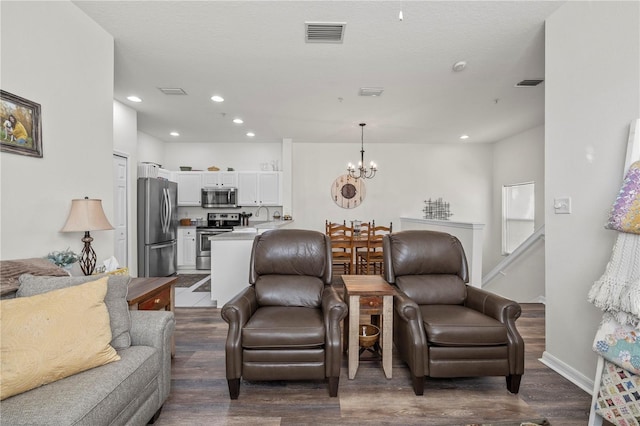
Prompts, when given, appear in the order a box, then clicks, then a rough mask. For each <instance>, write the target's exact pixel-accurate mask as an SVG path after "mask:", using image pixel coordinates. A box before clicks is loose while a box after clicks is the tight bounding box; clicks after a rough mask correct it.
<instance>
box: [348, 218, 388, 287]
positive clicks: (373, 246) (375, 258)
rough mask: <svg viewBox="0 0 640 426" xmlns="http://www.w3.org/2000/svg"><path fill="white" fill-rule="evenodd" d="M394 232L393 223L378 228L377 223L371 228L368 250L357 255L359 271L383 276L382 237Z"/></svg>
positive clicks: (372, 224) (374, 222)
mask: <svg viewBox="0 0 640 426" xmlns="http://www.w3.org/2000/svg"><path fill="white" fill-rule="evenodd" d="M391 232H393V222H389V226H382V225H380V226H376V221H375V220H374V221H372V222H371V226H370V227H369V233H368V239H367V247H366V250H361V251H360V252H358V253H357V255H358V258H357V265H356V267H357V269H358V271H360V273H361V274H365V275H369V274H373V275H379V274H383V273H384V270H383V265H384V263H383V256H382V254H383V250H382V237H384V236H385V235H387V234H390V233H391Z"/></svg>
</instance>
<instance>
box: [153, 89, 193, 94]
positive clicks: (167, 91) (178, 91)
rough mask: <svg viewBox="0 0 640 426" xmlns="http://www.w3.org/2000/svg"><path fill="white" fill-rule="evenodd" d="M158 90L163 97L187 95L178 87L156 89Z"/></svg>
mask: <svg viewBox="0 0 640 426" xmlns="http://www.w3.org/2000/svg"><path fill="white" fill-rule="evenodd" d="M158 90H160V91H161V92H162V93H164V94H165V95H186V94H187V92H185V91H184V90H183V89H181V88H179V87H158Z"/></svg>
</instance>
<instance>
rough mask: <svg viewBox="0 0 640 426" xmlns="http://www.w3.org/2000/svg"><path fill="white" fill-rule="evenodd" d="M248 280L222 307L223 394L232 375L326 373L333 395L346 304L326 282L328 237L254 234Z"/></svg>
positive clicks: (235, 389) (234, 394) (232, 385)
mask: <svg viewBox="0 0 640 426" xmlns="http://www.w3.org/2000/svg"><path fill="white" fill-rule="evenodd" d="M247 266H248V267H249V284H250V286H249V287H247V288H245V289H244V290H242V291H241V292H240V293H239V294H238V295H237V296H236V297H234V298H233V299H232V300H230V301H229V302H228V303H227V304H225V305H224V307H223V308H222V311H221V314H222V318H223V319H224V320H225V321H226V322H227V323H229V331H228V334H227V341H226V345H225V355H226V367H227V381H228V384H229V394H230V397H231V399H237V398H238V394H239V392H240V379H241V378H244V379H246V380H256V381H260V380H309V379H325V378H328V381H329V395H330V396H337V394H338V382H339V378H340V367H341V365H342V350H341V339H340V323H341V321H342V320H343V319H344V317H345V316H346V315H347V305H346V304H345V303H344V301H343V300H342V298H341V297H340V296H339V295H338V293H337V292H336V290H335V289H334V288H333V287H332V286H331V271H332V269H331V243H330V241H329V237H327V236H326V235H323V234H322V233H320V232H316V231H308V230H298V229H291V230H289V229H278V230H271V231H267V232H265V233H264V234H262V235H258V236H257V237H256V238H255V240H254V243H253V249H252V252H251V261H250V265H247Z"/></svg>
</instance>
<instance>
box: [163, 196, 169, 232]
mask: <svg viewBox="0 0 640 426" xmlns="http://www.w3.org/2000/svg"><path fill="white" fill-rule="evenodd" d="M168 211H169V194H168V191H167V188H162V232H164V233H167V232H169V229H168V228H169V224H168V222H169V220H168V217H167V215H168Z"/></svg>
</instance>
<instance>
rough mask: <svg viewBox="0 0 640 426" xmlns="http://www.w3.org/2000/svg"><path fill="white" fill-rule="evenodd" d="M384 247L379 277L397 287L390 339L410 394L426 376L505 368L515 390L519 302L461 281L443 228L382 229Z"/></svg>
mask: <svg viewBox="0 0 640 426" xmlns="http://www.w3.org/2000/svg"><path fill="white" fill-rule="evenodd" d="M383 250H384V271H385V279H386V280H387V281H388V282H389V283H391V284H395V285H396V286H397V288H398V291H397V295H396V296H395V298H394V317H393V321H394V322H393V341H394V343H395V345H396V348H397V350H398V353H399V355H400V358H401V359H402V360H403V361H404V362H406V363H407V364H408V366H409V369H410V371H411V377H412V380H413V390H414V392H415V394H416V395H422V394H423V393H424V377H425V376H428V377H475V376H505V377H506V379H507V388H508V389H509V391H510V392H511V393H518V390H519V388H520V379H521V378H522V374H523V373H524V341H523V340H522V337H521V336H520V333H518V330H517V329H516V325H515V321H516V319H517V318H518V317H520V314H521V308H520V305H519V304H518V303H516V302H513V301H511V300H508V299H505V298H503V297H500V296H498V295H495V294H492V293H489V292H487V291H485V290H482V289H480V288H476V287H472V286H469V285H467V284H466V283H467V282H469V275H468V269H467V259H466V257H465V254H464V249H463V248H462V244H461V243H460V241H459V240H458V239H457V238H456V237H454V236H452V235H449V234H446V233H442V232H433V231H403V232H398V233H394V234H389V235H385V236H384V239H383Z"/></svg>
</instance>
